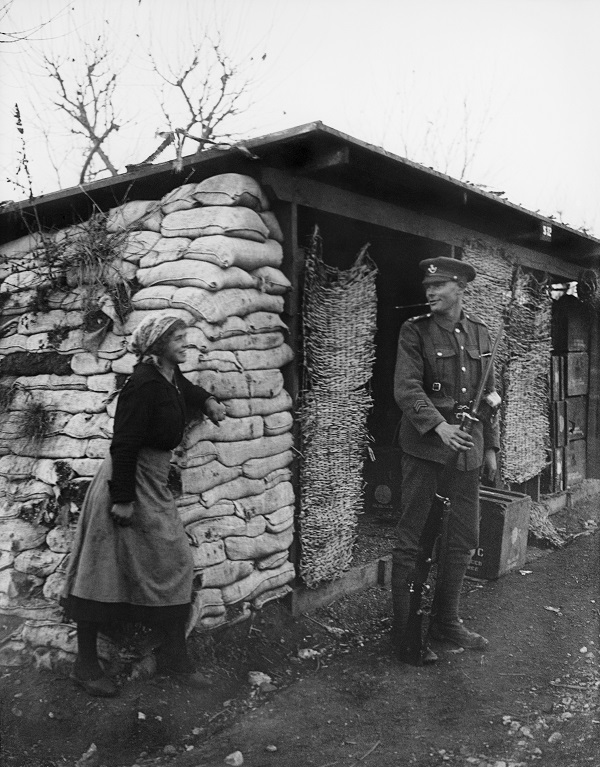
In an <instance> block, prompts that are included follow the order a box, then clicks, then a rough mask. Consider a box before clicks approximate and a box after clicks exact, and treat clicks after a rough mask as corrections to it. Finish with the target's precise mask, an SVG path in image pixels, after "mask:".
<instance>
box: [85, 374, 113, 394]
mask: <svg viewBox="0 0 600 767" xmlns="http://www.w3.org/2000/svg"><path fill="white" fill-rule="evenodd" d="M87 386H88V389H89V390H90V391H102V392H114V391H115V390H116V388H117V377H116V375H115V374H114V373H102V374H100V375H91V376H88V378H87Z"/></svg>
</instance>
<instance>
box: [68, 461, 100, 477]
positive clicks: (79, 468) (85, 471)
mask: <svg viewBox="0 0 600 767" xmlns="http://www.w3.org/2000/svg"><path fill="white" fill-rule="evenodd" d="M70 464H71V468H72V469H73V471H74V472H75V474H77V476H78V477H95V476H96V473H97V472H98V470H99V469H100V466H102V459H101V458H74V459H73V460H72V461H71V462H70Z"/></svg>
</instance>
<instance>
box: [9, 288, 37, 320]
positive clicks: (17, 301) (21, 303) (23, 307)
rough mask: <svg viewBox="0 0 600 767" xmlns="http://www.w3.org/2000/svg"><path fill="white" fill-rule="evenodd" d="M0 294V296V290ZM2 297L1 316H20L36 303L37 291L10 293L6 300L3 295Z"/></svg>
mask: <svg viewBox="0 0 600 767" xmlns="http://www.w3.org/2000/svg"><path fill="white" fill-rule="evenodd" d="M0 294H2V290H1V288H0ZM2 297H3V300H2V314H3V316H5V317H8V316H13V315H16V314H22V313H23V312H26V311H27V310H28V309H31V308H32V307H33V306H35V303H36V301H37V291H35V290H33V289H30V290H23V291H21V292H19V293H10V294H9V296H8V299H6V298H5V294H2Z"/></svg>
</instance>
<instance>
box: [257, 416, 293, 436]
mask: <svg viewBox="0 0 600 767" xmlns="http://www.w3.org/2000/svg"><path fill="white" fill-rule="evenodd" d="M264 422H265V435H268V436H274V435H276V434H285V432H286V431H289V430H290V429H291V428H292V426H293V424H294V417H293V415H292V414H291V413H290V412H289V411H288V410H284V411H283V412H281V413H270V414H269V415H265V416H264Z"/></svg>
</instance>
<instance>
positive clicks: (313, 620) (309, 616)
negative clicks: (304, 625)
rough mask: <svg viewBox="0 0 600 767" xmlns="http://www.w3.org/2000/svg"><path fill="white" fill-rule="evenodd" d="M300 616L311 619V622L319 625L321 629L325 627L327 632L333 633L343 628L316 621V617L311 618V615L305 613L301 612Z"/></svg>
mask: <svg viewBox="0 0 600 767" xmlns="http://www.w3.org/2000/svg"><path fill="white" fill-rule="evenodd" d="M302 617H303V618H308V620H309V621H312V622H313V623H316V624H317V626H320V627H321V628H322V629H325V631H326V632H327V633H328V634H331V633H335V632H336V631H340V630H343V629H337V628H336V627H334V626H327V624H325V623H321V621H318V620H317V619H316V618H313V617H312V616H311V615H307V614H306V613H302ZM332 629H333V632H332Z"/></svg>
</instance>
